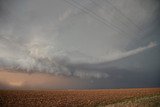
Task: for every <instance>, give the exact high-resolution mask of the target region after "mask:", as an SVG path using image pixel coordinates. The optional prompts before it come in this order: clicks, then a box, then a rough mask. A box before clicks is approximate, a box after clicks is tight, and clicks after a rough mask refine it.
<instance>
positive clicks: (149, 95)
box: [0, 88, 160, 107]
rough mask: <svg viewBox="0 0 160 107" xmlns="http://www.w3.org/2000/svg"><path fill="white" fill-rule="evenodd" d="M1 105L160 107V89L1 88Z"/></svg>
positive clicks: (28, 106)
mask: <svg viewBox="0 0 160 107" xmlns="http://www.w3.org/2000/svg"><path fill="white" fill-rule="evenodd" d="M0 107H160V88H134V89H106V90H1V91H0Z"/></svg>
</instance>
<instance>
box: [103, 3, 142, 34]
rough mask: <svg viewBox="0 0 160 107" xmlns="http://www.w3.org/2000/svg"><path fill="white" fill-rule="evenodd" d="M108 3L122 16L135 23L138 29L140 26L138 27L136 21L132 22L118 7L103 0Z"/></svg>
mask: <svg viewBox="0 0 160 107" xmlns="http://www.w3.org/2000/svg"><path fill="white" fill-rule="evenodd" d="M104 1H105V2H107V3H108V4H110V5H111V6H112V7H113V8H114V9H115V10H116V11H118V12H119V13H120V14H121V15H122V16H124V17H125V18H126V19H127V20H128V21H130V22H131V23H132V24H133V25H135V26H136V27H137V28H138V29H139V30H140V31H141V30H142V28H140V27H139V26H138V25H137V24H136V23H134V22H133V21H132V20H131V19H130V18H129V17H127V16H126V15H125V14H124V13H123V12H122V11H121V10H120V9H118V8H117V7H116V6H114V5H113V4H112V3H111V2H110V1H109V0H104Z"/></svg>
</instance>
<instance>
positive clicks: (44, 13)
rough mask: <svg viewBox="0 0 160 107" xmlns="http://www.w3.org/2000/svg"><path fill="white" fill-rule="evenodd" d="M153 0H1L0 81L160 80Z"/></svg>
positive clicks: (90, 84)
mask: <svg viewBox="0 0 160 107" xmlns="http://www.w3.org/2000/svg"><path fill="white" fill-rule="evenodd" d="M159 64H160V1H159V0H0V89H102V88H103V89H104V88H134V87H135V88H136V87H159V86H160V79H159V76H160V66H159Z"/></svg>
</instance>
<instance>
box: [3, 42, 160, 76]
mask: <svg viewBox="0 0 160 107" xmlns="http://www.w3.org/2000/svg"><path fill="white" fill-rule="evenodd" d="M1 46H2V45H1ZM155 46H157V44H156V43H154V42H151V43H149V44H148V45H147V46H144V47H139V48H137V49H133V50H130V51H126V52H118V53H113V54H111V55H106V56H105V57H104V58H101V59H92V58H91V57H87V56H85V55H84V54H82V53H79V52H77V51H73V53H72V51H71V52H65V51H60V50H56V49H54V47H53V44H45V43H42V42H37V43H36V42H34V44H32V43H30V44H28V45H26V47H23V50H19V51H21V54H20V53H19V54H17V55H16V54H12V50H10V51H11V52H8V51H9V50H8V51H6V54H5V52H4V51H3V52H4V53H3V54H0V64H1V67H6V68H11V69H17V70H22V71H24V72H29V73H32V72H46V73H50V74H54V75H64V76H75V77H80V78H107V77H108V76H109V75H108V74H107V73H106V72H101V71H99V70H96V69H98V66H97V65H98V64H99V63H102V62H110V61H115V60H119V59H122V58H125V57H129V56H132V55H135V54H138V53H140V52H143V51H145V50H147V49H150V48H153V47H155ZM74 52H76V53H74ZM72 54H76V55H77V56H76V57H73V55H72ZM92 64H93V65H94V67H93V66H92ZM82 65H86V67H82ZM96 67H97V68H96Z"/></svg>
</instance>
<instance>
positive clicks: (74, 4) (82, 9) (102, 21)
mask: <svg viewBox="0 0 160 107" xmlns="http://www.w3.org/2000/svg"><path fill="white" fill-rule="evenodd" d="M64 1H65V2H67V3H68V4H70V5H72V6H74V7H76V8H78V9H80V10H81V11H83V12H85V13H87V14H90V15H92V16H94V18H95V19H96V20H98V21H100V22H101V23H103V24H104V25H106V26H108V27H112V29H114V30H118V31H121V32H123V33H124V34H127V35H128V33H127V32H125V31H124V30H122V29H120V28H119V27H117V26H115V25H114V24H112V23H106V21H107V22H108V20H106V19H104V18H103V17H101V16H99V15H97V14H96V13H95V12H93V11H91V10H90V9H88V8H86V7H85V6H82V5H81V4H80V3H78V2H76V1H74V0H70V1H68V0H64ZM129 35H130V34H129Z"/></svg>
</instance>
